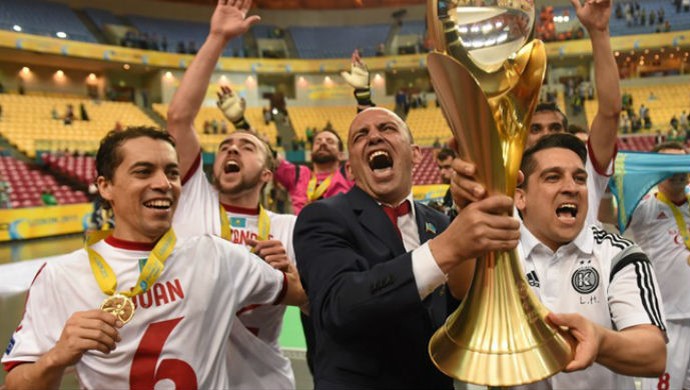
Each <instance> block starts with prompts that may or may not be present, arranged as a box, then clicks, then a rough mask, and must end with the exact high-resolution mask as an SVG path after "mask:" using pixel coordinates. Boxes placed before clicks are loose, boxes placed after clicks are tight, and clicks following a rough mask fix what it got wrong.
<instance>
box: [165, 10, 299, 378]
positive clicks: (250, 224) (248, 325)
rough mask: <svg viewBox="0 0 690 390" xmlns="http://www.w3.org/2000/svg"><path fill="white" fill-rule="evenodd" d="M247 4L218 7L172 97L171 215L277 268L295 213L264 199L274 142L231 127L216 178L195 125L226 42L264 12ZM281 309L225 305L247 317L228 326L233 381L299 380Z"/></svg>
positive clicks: (289, 262)
mask: <svg viewBox="0 0 690 390" xmlns="http://www.w3.org/2000/svg"><path fill="white" fill-rule="evenodd" d="M250 6H251V2H250V1H244V2H235V3H232V4H222V3H221V4H220V5H219V6H218V7H217V8H216V11H215V12H214V14H213V16H212V18H211V30H210V33H209V36H208V38H207V39H206V41H205V42H204V44H203V46H202V47H201V49H200V50H199V52H198V54H197V56H196V57H195V58H194V60H193V61H192V63H191V64H190V66H189V68H188V69H187V71H186V72H185V75H184V78H183V79H182V82H181V83H180V86H179V88H178V90H177V92H176V94H175V96H174V97H173V100H172V102H171V104H170V108H169V110H168V131H169V132H170V134H171V135H172V136H173V137H174V138H175V140H176V141H177V146H176V149H177V152H178V154H179V158H180V171H181V175H182V177H183V180H182V185H183V187H182V194H181V197H180V205H179V207H178V210H177V212H176V213H175V219H174V221H173V223H174V224H175V230H176V232H178V234H179V235H181V236H184V235H187V236H192V235H200V234H213V235H218V236H221V237H223V238H225V239H226V240H228V241H232V242H234V243H237V244H243V245H246V246H248V247H250V248H251V249H252V251H253V252H254V253H256V254H257V255H258V256H259V257H261V258H262V259H264V260H265V261H266V262H267V263H269V264H270V265H272V266H273V267H274V268H278V269H288V268H290V269H292V268H293V267H294V265H293V264H294V260H293V259H294V258H295V256H294V252H293V249H292V232H293V228H294V223H295V217H294V216H292V215H279V214H274V213H272V212H270V211H268V210H266V209H264V208H263V207H262V206H261V204H260V197H261V191H262V189H263V188H264V186H265V184H266V183H268V182H269V181H271V180H272V177H273V172H272V171H273V166H274V162H273V154H272V151H271V150H270V147H269V146H268V145H267V144H266V143H265V142H264V141H263V140H261V139H260V138H259V137H257V135H256V134H255V133H253V132H250V131H236V132H234V133H232V134H230V135H229V136H228V137H227V138H226V139H225V140H223V141H222V142H221V143H220V145H219V147H218V151H217V153H216V158H215V162H214V164H213V184H211V183H209V182H208V181H207V180H206V177H205V175H204V172H203V170H202V156H201V145H200V143H199V138H198V135H197V133H196V131H195V130H194V127H193V122H194V118H195V117H196V115H197V114H198V112H199V109H200V107H201V104H202V102H203V99H204V95H205V93H206V89H207V87H208V84H209V81H210V78H211V75H212V74H213V71H214V69H215V65H216V63H217V62H218V59H219V57H220V55H221V53H222V51H223V49H224V47H225V46H226V45H227V43H228V42H229V41H230V40H231V39H233V38H235V37H238V36H240V35H242V34H243V33H245V32H246V31H247V29H249V27H250V26H251V25H252V24H254V23H255V22H257V21H258V20H259V18H258V17H257V16H250V17H246V18H245V16H246V13H247V11H248V10H249V8H250ZM199 260H201V259H199ZM284 312H285V306H282V305H262V306H251V307H245V308H243V309H241V310H239V311H238V312H237V313H230V312H229V313H228V315H229V316H230V315H237V316H238V318H239V319H240V321H241V323H242V325H244V326H239V325H238V326H233V329H232V331H231V333H230V344H229V348H228V353H229V355H230V357H229V362H230V364H229V368H230V380H231V382H232V386H230V387H232V388H238V387H241V388H272V389H286V388H294V387H295V384H294V375H293V372H292V367H291V365H290V361H289V360H288V359H287V358H286V357H285V356H283V354H282V353H281V351H280V346H279V343H278V337H279V335H280V331H281V328H282V322H283V315H284Z"/></svg>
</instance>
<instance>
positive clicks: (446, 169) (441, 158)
mask: <svg viewBox="0 0 690 390" xmlns="http://www.w3.org/2000/svg"><path fill="white" fill-rule="evenodd" d="M455 157H457V154H455V151H454V150H453V149H449V148H443V149H441V150H440V151H439V152H438V154H437V155H436V164H437V165H438V171H439V173H440V175H441V181H442V182H443V184H448V185H450V179H451V178H452V177H453V168H452V167H451V164H452V163H453V160H454V159H455ZM440 206H441V207H440V208H437V210H439V211H441V212H442V213H443V214H445V215H447V216H448V217H449V218H450V220H451V221H452V220H453V219H454V218H455V217H456V216H457V215H458V211H457V209H456V208H455V203H454V202H453V194H452V193H451V191H450V187H448V191H446V194H445V195H444V196H443V202H442V203H441V205H440Z"/></svg>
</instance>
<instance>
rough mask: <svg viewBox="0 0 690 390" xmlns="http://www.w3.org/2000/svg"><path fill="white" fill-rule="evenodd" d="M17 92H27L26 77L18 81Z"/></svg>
mask: <svg viewBox="0 0 690 390" xmlns="http://www.w3.org/2000/svg"><path fill="white" fill-rule="evenodd" d="M17 92H18V93H19V94H20V95H24V94H25V93H26V89H25V88H24V79H22V78H19V81H17Z"/></svg>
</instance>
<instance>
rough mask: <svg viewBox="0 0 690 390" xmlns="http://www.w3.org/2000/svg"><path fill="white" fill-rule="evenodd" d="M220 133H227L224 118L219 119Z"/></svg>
mask: <svg viewBox="0 0 690 390" xmlns="http://www.w3.org/2000/svg"><path fill="white" fill-rule="evenodd" d="M220 133H221V134H227V133H228V122H226V121H225V119H221V121H220ZM266 143H267V144H269V145H270V144H271V143H270V142H266Z"/></svg>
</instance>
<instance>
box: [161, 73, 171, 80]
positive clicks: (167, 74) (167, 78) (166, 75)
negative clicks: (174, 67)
mask: <svg viewBox="0 0 690 390" xmlns="http://www.w3.org/2000/svg"><path fill="white" fill-rule="evenodd" d="M163 77H165V79H166V80H172V79H173V74H172V72H171V71H167V72H165V74H164V75H163Z"/></svg>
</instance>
